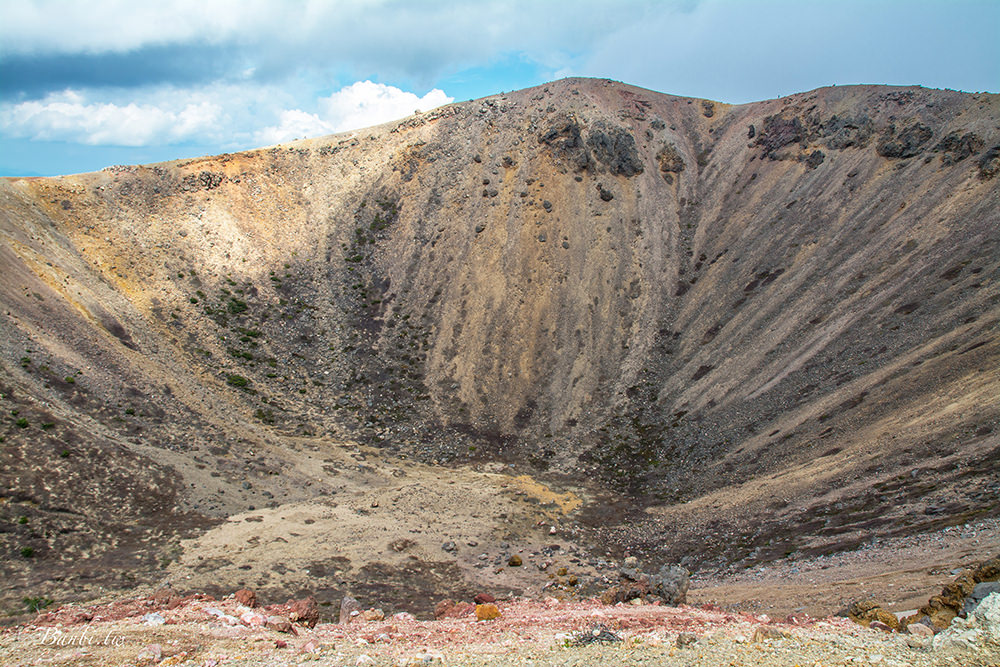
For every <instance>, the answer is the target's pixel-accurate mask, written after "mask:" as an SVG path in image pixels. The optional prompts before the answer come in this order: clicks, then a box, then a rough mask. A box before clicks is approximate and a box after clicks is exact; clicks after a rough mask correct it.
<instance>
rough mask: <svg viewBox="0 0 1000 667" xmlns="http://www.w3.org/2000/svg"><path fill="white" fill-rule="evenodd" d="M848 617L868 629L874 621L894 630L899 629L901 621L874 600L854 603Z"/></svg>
mask: <svg viewBox="0 0 1000 667" xmlns="http://www.w3.org/2000/svg"><path fill="white" fill-rule="evenodd" d="M847 617H848V618H849V619H851V620H852V621H854V622H855V623H858V624H859V625H863V626H865V627H866V628H867V627H869V626H870V625H871V623H872V621H878V622H880V623H882V624H884V625H886V626H888V627H889V628H890V629H892V630H898V629H899V619H897V618H896V615H895V614H893V613H891V612H889V611H886V610H885V609H883V608H882V606H881V605H879V604H878V603H877V602H875V601H873V600H859V601H857V602H852V603H851V605H850V606H849V607H848V608H847Z"/></svg>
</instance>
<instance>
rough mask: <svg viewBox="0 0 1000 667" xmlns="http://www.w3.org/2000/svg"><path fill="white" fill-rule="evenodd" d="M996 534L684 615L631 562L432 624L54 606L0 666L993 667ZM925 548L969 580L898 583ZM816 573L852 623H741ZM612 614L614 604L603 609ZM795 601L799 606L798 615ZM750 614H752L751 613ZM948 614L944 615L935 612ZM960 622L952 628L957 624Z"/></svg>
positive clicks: (817, 566)
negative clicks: (880, 568)
mask: <svg viewBox="0 0 1000 667" xmlns="http://www.w3.org/2000/svg"><path fill="white" fill-rule="evenodd" d="M995 528H996V526H995V525H993V524H992V523H989V522H984V523H980V524H976V525H971V526H965V527H963V528H961V529H947V530H944V531H942V532H941V533H940V534H938V535H931V536H924V537H923V539H922V540H920V539H916V538H905V539H901V540H898V541H896V542H893V543H889V544H875V545H872V548H870V549H868V550H866V551H860V552H856V553H850V554H841V555H839V556H837V557H836V558H827V559H816V560H812V561H807V560H802V561H800V562H798V563H797V564H795V565H791V564H789V563H788V562H783V563H774V564H773V565H772V566H770V567H769V568H757V569H755V570H750V571H747V572H744V573H743V574H742V575H741V576H735V575H732V576H730V577H728V578H726V579H725V580H723V581H707V580H698V579H696V580H695V581H694V585H695V588H694V589H692V590H690V591H689V593H688V595H687V604H678V605H669V604H665V603H664V602H665V601H663V600H661V599H658V598H657V597H655V596H653V595H652V594H653V593H654V592H655V593H658V594H660V595H665V594H666V593H664V589H663V588H661V587H659V586H657V585H655V584H654V586H652V587H650V586H647V585H646V584H647V583H648V582H649V579H648V576H649V575H645V577H644V576H643V575H642V574H637V568H639V570H641V567H639V566H638V565H637V562H636V561H635V559H633V558H629V559H627V560H626V562H625V563H624V564H623V566H622V567H621V568H620V569H619V580H618V581H619V584H618V585H617V586H615V587H612V588H611V589H609V590H608V591H605V593H604V594H603V595H602V596H601V599H597V598H589V599H558V598H557V597H554V596H544V597H534V598H526V597H520V596H513V595H510V596H501V598H500V599H495V598H494V597H493V596H492V595H490V594H489V593H485V592H482V593H479V594H477V595H475V596H474V599H473V596H471V595H470V596H469V598H467V599H465V600H457V601H456V600H438V601H436V604H434V613H433V616H434V620H429V615H428V620H424V619H418V618H416V617H415V616H414V615H413V614H411V613H409V612H398V613H391V609H392V606H388V605H387V606H386V608H387V609H390V612H389V613H386V612H385V611H384V610H383V609H381V608H376V607H374V606H369V605H368V604H367V603H366V604H362V602H359V601H358V600H356V599H355V598H353V597H351V596H345V598H344V599H343V601H342V602H341V604H340V605H339V608H334V609H332V610H331V609H323V608H322V607H321V605H318V604H317V602H316V599H315V598H313V597H311V596H310V597H307V598H303V599H301V600H296V601H292V600H289V601H288V602H287V603H283V604H263V603H262V601H261V600H258V598H257V595H256V593H254V592H253V591H250V590H248V589H242V590H240V591H236V592H235V593H232V594H230V595H226V596H223V597H221V599H216V598H214V597H213V596H211V595H208V594H205V593H193V594H192V593H189V594H182V593H179V592H177V591H175V590H174V589H172V588H169V587H164V588H159V589H157V590H155V591H145V592H140V594H139V595H138V596H135V597H129V598H126V599H109V600H106V601H103V602H100V603H95V604H92V605H89V606H88V605H64V606H61V607H59V608H57V609H52V610H43V611H41V612H40V613H39V614H37V615H36V616H33V617H30V618H22V619H21V623H20V624H19V625H16V626H11V627H8V628H6V629H4V630H3V631H2V632H0V662H2V664H4V665H8V664H9V665H25V666H26V665H43V664H44V665H78V666H80V667H83V666H89V665H135V666H136V667H139V666H146V665H190V666H192V667H194V666H197V667H218V666H221V665H229V664H233V665H237V664H239V665H298V664H302V663H308V664H317V665H435V664H438V665H445V664H448V665H481V664H491V665H577V666H579V665H604V664H623V665H646V664H648V665H730V666H735V665H788V666H791V665H799V666H802V665H813V666H815V665H895V666H899V667H903V666H924V665H926V666H931V665H983V666H995V665H998V664H1000V583H998V582H997V581H996V579H997V578H998V575H1000V556H998V557H993V558H991V559H979V560H972V558H971V557H972V556H974V555H977V554H981V553H983V552H984V548H990V547H992V546H994V544H993V543H994V541H995V540H997V539H998V533H997V531H996V530H995ZM935 547H937V548H939V549H941V550H945V549H947V550H949V551H951V552H953V553H956V554H958V556H957V560H955V561H953V563H956V564H961V565H965V566H967V567H956V568H953V569H951V570H950V571H946V568H944V569H943V568H940V567H935V566H932V567H931V569H930V573H925V574H926V576H927V577H933V576H935V575H934V574H933V573H938V575H937V576H938V581H939V583H942V582H943V583H944V584H945V585H944V587H943V590H942V589H941V587H940V586H938V587H929V585H926V584H925V585H923V586H920V585H919V583H916V582H920V581H922V579H921V578H920V576H919V575H918V573H917V572H916V571H915V570H913V569H912V568H909V569H908V568H907V567H906V566H908V565H912V563H913V562H914V559H924V561H925V563H929V562H930V561H933V560H934V556H933V555H932V554H931V553H930V551H931V550H933V549H934V548H935ZM980 547H981V548H980ZM966 549H970V550H969V551H965V550H966ZM890 553H895V554H897V555H898V561H897V562H898V564H899V565H901V566H902V567H903V568H904V570H903V571H904V572H908V573H909V580H910V581H911V582H913V584H914V586H915V587H917V588H920V589H921V590H925V591H926V590H930V591H931V592H932V593H936V592H937V591H941V593H940V594H938V595H933V596H931V597H930V599H929V600H928V599H926V598H925V599H924V600H918V601H916V602H915V603H914V604H915V605H916V606H915V608H914V609H901V608H900V605H905V604H909V603H911V602H913V601H914V600H915V597H914V596H913V595H910V596H907V594H906V593H905V592H904V593H903V594H902V595H896V596H893V595H891V592H892V590H893V589H894V588H895V587H896V583H895V582H901V581H903V580H904V579H905V578H901V577H900V576H899V571H887V572H883V573H882V574H881V576H875V577H873V576H871V573H872V571H873V568H874V567H876V566H875V564H874V563H872V562H870V561H871V559H872V558H873V557H874V556H875V555H878V556H880V557H881V558H882V559H883V561H882V562H885V560H886V559H887V557H888V554H890ZM939 560H941V559H940V557H939ZM824 561H825V562H824ZM669 569H670V570H671V571H673V570H676V569H677V568H669ZM827 570H829V571H832V573H833V574H832V575H829V576H828V578H827V580H826V581H824V582H823V583H822V584H820V585H821V586H822V587H823V588H827V589H830V592H828V595H831V596H835V595H837V593H836V592H835V591H837V590H838V589H841V594H843V590H842V589H843V587H844V585H848V584H851V583H855V584H857V585H859V586H864V585H866V584H867V586H868V595H867V596H865V597H864V599H859V600H857V601H856V602H855V603H853V604H851V605H850V606H849V610H850V618H845V617H843V616H842V615H836V616H831V615H825V617H820V618H817V617H816V616H811V615H810V614H808V613H806V612H804V611H802V610H803V609H804V608H805V606H807V605H809V604H816V601H815V600H805V601H806V605H803V606H800V607H799V608H798V610H797V611H796V612H794V613H789V614H777V613H773V612H772V613H770V614H768V613H763V612H761V611H759V609H758V610H757V611H739V609H746V608H747V607H748V606H752V602H754V600H753V599H748V598H747V597H746V596H744V597H742V598H741V597H740V595H738V593H739V591H740V588H739V586H741V585H744V586H751V583H750V582H753V585H755V586H757V587H758V588H756V589H752V590H756V591H758V592H760V591H761V590H763V589H767V590H768V592H769V595H767V596H762V597H767V598H768V599H769V601H770V606H769V608H771V609H779V608H782V607H786V608H787V607H789V606H790V605H793V604H796V602H794V601H793V599H794V597H793V596H795V595H799V596H802V593H803V587H802V586H801V585H799V584H797V583H795V580H796V579H797V578H798V577H800V576H803V575H802V573H803V572H804V573H805V575H804V576H806V577H809V578H812V577H816V576H820V575H819V574H818V573H819V572H820V571H827ZM866 572H867V573H868V574H867V576H866V575H865V573H866ZM681 573H682V581H681V582H680V584H679V590H680V593H679V594H680V595H681V596H683V594H684V593H683V591H684V590H686V589H687V576H686V575H685V574H683V570H681ZM836 573H840V574H841V575H844V574H851V573H853V574H855V575H859V576H861V577H863V579H858V580H856V581H854V582H851V581H845V580H843V579H842V580H840V581H835V578H836V577H835V575H836ZM661 574H662V571H661ZM946 574H947V575H954V576H945V575H946ZM654 580H655V577H654ZM789 580H791V583H789ZM880 580H881V588H879V584H878V582H879V581H880ZM973 580H975V581H973ZM987 580H989V581H990V582H992V583H983V584H979V585H978V586H976V587H975V588H976V590H977V591H979V590H981V589H983V588H984V587H985V588H986V589H988V591H989V592H986V593H985V594H984V595H983V594H981V595H979V596H978V597H977V595H975V594H973V593H972V591H973V585H974V584H975V583H976V582H979V581H987ZM675 583H677V582H675ZM630 588H631V589H634V590H635V591H636V592H635V593H634V594H635V595H639V597H637V598H635V599H631V600H628V597H629V595H623V591H624V590H625V589H630ZM553 590H555V591H556V593H557V594H560V595H562V594H564V593H562V592H561V591H558V590H556V589H553ZM672 590H675V589H672ZM612 593H613V594H614V596H616V597H614V598H612V597H611V595H612ZM623 598H624V599H626V600H627V601H625V602H618V603H616V604H611V603H609V601H611V600H613V599H623ZM713 598H715V599H720V600H721V599H727V600H728V604H727V605H726V608H723V607H722V606H720V605H719V604H715V603H713V602H705V600H706V599H713ZM962 598H965V599H964V604H963V599H962ZM830 599H831V600H832V599H838V598H830ZM839 599H842V598H839ZM970 600H971V603H970ZM667 601H669V600H667ZM802 601H804V600H803V598H801V597H800V598H799V599H798V602H802ZM397 602H398V601H397ZM432 602H434V601H428V604H430V603H432ZM756 602H758V607H759V606H762V604H763V603H762V601H760V600H757V601H756ZM827 603H828V604H829V600H828V602H827ZM42 604H44V602H42ZM949 604H955V605H957V606H956V607H955V609H949V607H948V605H949ZM882 605H884V608H883V606H882ZM963 607H964V609H963ZM887 609H891V610H892V611H887ZM958 609H961V610H962V613H961V614H960V615H959V616H955V615H954V614H955V611H956V610H958ZM331 611H332V613H333V615H332V616H331V614H330V612H331ZM927 614H930V616H927ZM897 619H899V620H897ZM320 621H329V622H320ZM883 621H885V622H886V623H888V624H889V625H891V626H892V628H890V627H889V626H888V625H885V624H883V623H882V622H883ZM894 629H895V630H896V631H893V630H894Z"/></svg>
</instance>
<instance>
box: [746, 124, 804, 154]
mask: <svg viewBox="0 0 1000 667" xmlns="http://www.w3.org/2000/svg"><path fill="white" fill-rule="evenodd" d="M805 134H806V130H805V127H804V126H803V125H802V121H801V120H799V118H798V116H791V117H789V116H782V115H774V116H768V117H767V118H765V119H764V127H763V129H762V130H761V131H760V132H759V133H758V134H757V140H756V141H754V145H755V146H762V147H763V148H764V157H768V158H771V159H772V160H777V159H778V156H777V155H776V153H777V151H778V150H779V149H781V148H784V147H785V146H787V145H788V144H794V143H797V142H799V141H802V140H803V139H804V138H805Z"/></svg>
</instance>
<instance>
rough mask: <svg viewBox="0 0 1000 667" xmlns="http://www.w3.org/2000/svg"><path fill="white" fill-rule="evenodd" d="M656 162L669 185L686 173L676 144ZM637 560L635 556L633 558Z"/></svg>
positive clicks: (666, 147)
mask: <svg viewBox="0 0 1000 667" xmlns="http://www.w3.org/2000/svg"><path fill="white" fill-rule="evenodd" d="M656 162H657V164H658V165H660V175H661V176H663V180H665V181H666V182H667V183H673V182H674V176H673V175H674V174H679V173H681V172H682V171H684V158H682V157H681V154H680V151H678V150H677V146H675V145H674V144H667V145H666V146H664V147H663V148H661V149H660V152H659V153H657V154H656ZM631 558H635V556H631Z"/></svg>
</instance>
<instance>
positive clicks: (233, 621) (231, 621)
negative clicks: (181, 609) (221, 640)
mask: <svg viewBox="0 0 1000 667" xmlns="http://www.w3.org/2000/svg"><path fill="white" fill-rule="evenodd" d="M205 613H206V614H208V615H209V616H215V617H216V618H218V619H219V620H220V621H222V622H223V623H226V624H227V625H239V624H240V619H238V618H236V617H235V616H230V615H229V614H227V613H226V612H224V611H222V610H221V609H216V608H215V607H208V608H207V609H205Z"/></svg>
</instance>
